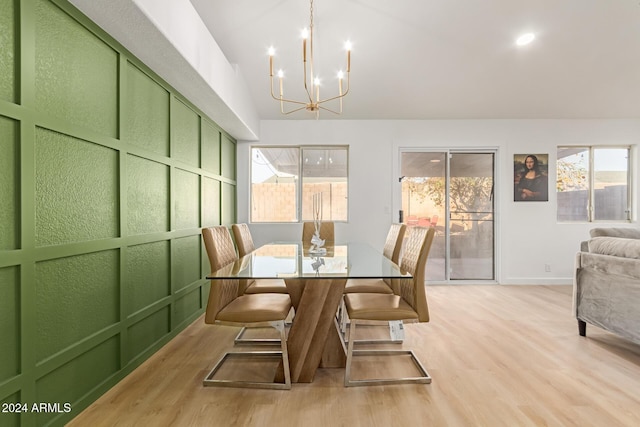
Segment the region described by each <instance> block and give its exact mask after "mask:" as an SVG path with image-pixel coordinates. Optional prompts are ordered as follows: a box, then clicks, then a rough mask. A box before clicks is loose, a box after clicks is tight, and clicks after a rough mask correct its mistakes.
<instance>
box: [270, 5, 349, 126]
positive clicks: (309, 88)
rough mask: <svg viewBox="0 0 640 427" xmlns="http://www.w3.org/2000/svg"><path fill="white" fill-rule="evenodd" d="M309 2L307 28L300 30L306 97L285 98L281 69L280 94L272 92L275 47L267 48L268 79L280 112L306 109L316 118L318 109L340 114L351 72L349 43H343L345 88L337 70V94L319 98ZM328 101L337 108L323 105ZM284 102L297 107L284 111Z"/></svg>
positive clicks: (342, 77) (318, 112) (318, 82)
mask: <svg viewBox="0 0 640 427" xmlns="http://www.w3.org/2000/svg"><path fill="white" fill-rule="evenodd" d="M310 3H311V7H310V10H311V18H310V23H309V28H308V29H307V28H305V29H304V30H303V31H302V64H303V73H304V89H305V92H306V93H307V99H306V100H304V101H296V100H293V99H287V98H285V97H284V90H283V78H284V72H283V71H282V70H279V71H278V80H279V81H280V95H279V96H276V95H275V94H274V93H273V55H274V54H275V49H274V48H273V46H272V47H270V48H269V81H270V85H271V97H273V99H275V100H276V101H280V112H281V113H282V114H291V113H295V112H296V111H300V110H307V111H310V112H312V113H315V115H316V119H317V118H318V117H319V115H320V110H326V111H330V112H332V113H334V114H342V98H344V97H345V96H346V95H347V93H349V81H350V78H349V76H350V72H351V43H349V42H347V43H345V48H346V50H347V88H346V90H345V91H344V92H343V84H342V81H343V80H344V73H343V72H342V70H340V71H339V72H338V95H336V96H333V97H330V98H325V99H320V79H319V78H318V76H317V75H315V74H314V68H313V0H311V1H310ZM307 40H309V58H308V61H307ZM307 62H309V68H308V72H307ZM329 101H338V103H339V109H338V110H337V111H336V110H333V109H330V108H328V107H326V106H323V105H322V104H324V103H325V102H329ZM285 103H290V104H295V105H297V106H299V107H297V108H294V109H293V110H290V111H285Z"/></svg>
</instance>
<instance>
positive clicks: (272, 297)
mask: <svg viewBox="0 0 640 427" xmlns="http://www.w3.org/2000/svg"><path fill="white" fill-rule="evenodd" d="M202 238H203V240H204V244H205V247H206V250H207V255H208V256H209V263H210V264H211V271H216V270H219V269H220V268H222V267H224V266H229V265H231V263H233V262H235V261H236V260H237V259H238V257H237V255H236V250H235V247H234V245H233V240H232V239H231V234H230V233H229V230H228V229H227V228H226V227H224V226H218V227H211V228H203V229H202ZM238 288H239V281H238V280H234V279H222V280H212V281H211V290H210V292H209V300H208V302H207V310H206V313H205V318H204V319H205V323H207V324H227V325H234V326H273V327H275V328H276V329H277V330H279V331H280V340H279V343H280V346H281V351H270V352H263V351H261V352H255V351H249V352H227V353H225V354H224V355H223V356H222V358H220V360H219V361H218V362H217V363H216V364H215V366H214V367H213V369H212V370H211V372H210V373H209V374H208V375H207V376H206V377H205V379H204V381H203V384H204V385H205V386H226V387H255V388H272V389H290V388H291V375H290V372H289V355H288V352H287V340H286V334H285V326H284V320H285V318H286V317H287V314H288V313H289V311H290V310H291V298H289V295H287V294H269V293H263V294H244V295H239V292H238V290H239V289H238ZM263 356H280V357H282V364H283V367H284V383H272V382H271V383H265V382H253V381H236V380H223V379H214V376H215V374H216V372H217V371H218V369H220V367H221V366H222V365H223V363H224V362H225V360H227V359H228V358H231V357H263Z"/></svg>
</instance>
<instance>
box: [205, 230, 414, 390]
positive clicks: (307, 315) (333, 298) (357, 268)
mask: <svg viewBox="0 0 640 427" xmlns="http://www.w3.org/2000/svg"><path fill="white" fill-rule="evenodd" d="M274 278H280V279H283V280H284V281H285V283H286V285H287V290H288V292H289V295H290V296H291V301H292V304H293V306H294V309H295V319H294V321H293V324H292V326H291V329H290V330H289V335H288V339H287V344H288V350H289V365H290V370H291V380H292V381H293V382H298V383H308V382H312V381H313V378H314V376H315V373H316V370H317V369H318V368H319V367H321V368H337V367H344V366H345V362H346V356H345V351H344V347H343V344H342V340H341V339H340V335H339V331H338V329H337V327H338V325H337V323H336V322H335V320H334V319H335V314H336V311H337V309H338V306H339V304H340V300H341V298H342V294H343V292H344V287H345V284H346V282H347V280H348V279H371V278H386V279H400V278H411V274H409V273H407V272H402V271H401V270H400V268H399V267H398V266H397V265H396V264H395V263H393V262H392V261H391V260H389V259H388V258H386V257H385V256H384V255H383V254H382V252H381V251H379V250H377V249H375V248H374V247H372V246H370V245H368V244H365V243H345V244H335V245H334V244H327V245H326V246H325V252H324V253H312V252H310V245H308V244H303V243H302V242H273V243H269V244H266V245H264V246H261V247H259V248H258V249H256V250H255V251H253V252H252V253H250V254H248V255H246V256H244V257H242V258H240V259H238V260H237V261H236V262H234V263H232V264H228V265H227V266H225V267H223V268H221V269H219V270H217V271H214V272H212V273H211V274H210V275H209V276H207V279H210V280H216V279H240V280H242V279H247V280H250V279H274ZM279 371H280V374H277V375H276V381H278V380H281V378H278V377H279V375H282V372H281V370H279Z"/></svg>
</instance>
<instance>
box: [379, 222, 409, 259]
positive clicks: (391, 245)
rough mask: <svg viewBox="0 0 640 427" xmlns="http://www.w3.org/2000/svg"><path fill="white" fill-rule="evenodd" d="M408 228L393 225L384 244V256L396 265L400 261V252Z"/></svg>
mask: <svg viewBox="0 0 640 427" xmlns="http://www.w3.org/2000/svg"><path fill="white" fill-rule="evenodd" d="M406 229H407V226H406V225H404V224H391V227H390V228H389V232H388V233H387V240H386V241H385V243H384V251H383V253H384V256H386V257H387V258H389V259H390V260H391V261H393V262H395V263H396V264H398V263H399V261H400V251H401V250H402V242H403V239H404V233H405V230H406Z"/></svg>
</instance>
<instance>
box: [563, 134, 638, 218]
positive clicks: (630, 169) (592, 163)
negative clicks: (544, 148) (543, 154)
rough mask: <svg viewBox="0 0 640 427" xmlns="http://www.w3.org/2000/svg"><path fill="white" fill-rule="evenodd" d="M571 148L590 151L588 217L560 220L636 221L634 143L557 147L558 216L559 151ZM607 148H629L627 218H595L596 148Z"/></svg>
mask: <svg viewBox="0 0 640 427" xmlns="http://www.w3.org/2000/svg"><path fill="white" fill-rule="evenodd" d="M571 148H583V149H586V150H587V151H588V153H589V171H588V174H589V176H588V179H587V184H588V186H589V188H588V197H587V219H586V221H584V220H575V221H572V220H558V222H560V223H566V224H575V223H598V222H617V223H631V222H633V221H634V215H633V206H634V199H633V177H634V176H635V170H634V169H633V162H632V159H633V158H634V157H635V149H634V146H633V145H624V144H622V145H586V144H584V145H583V144H580V145H558V146H557V147H556V218H557V215H558V210H559V209H560V205H559V204H558V203H557V200H558V197H557V194H558V193H560V191H558V187H557V181H558V170H559V169H558V165H557V163H558V151H559V150H561V149H571ZM603 149H604V150H607V149H624V150H627V171H626V172H627V206H626V208H625V213H626V219H594V214H595V206H594V201H595V191H596V188H595V184H596V178H595V152H596V150H603Z"/></svg>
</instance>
